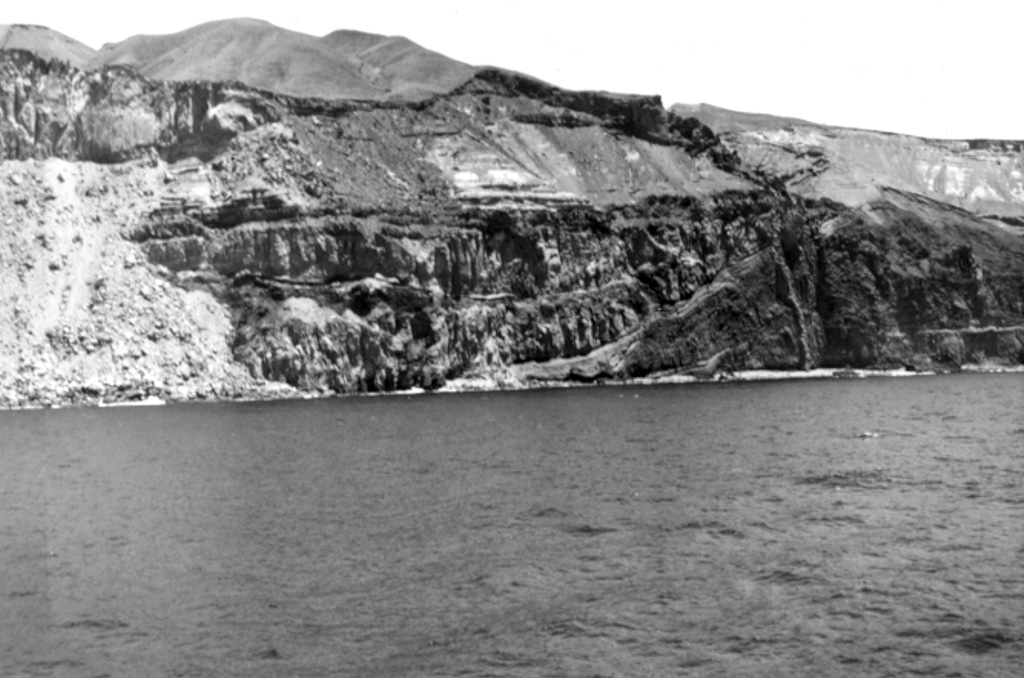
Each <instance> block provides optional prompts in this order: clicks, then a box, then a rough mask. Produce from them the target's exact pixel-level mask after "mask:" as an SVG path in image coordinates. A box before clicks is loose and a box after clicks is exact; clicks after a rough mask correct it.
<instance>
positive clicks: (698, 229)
mask: <svg viewBox="0 0 1024 678" xmlns="http://www.w3.org/2000/svg"><path fill="white" fill-rule="evenodd" d="M0 76H2V77H0V111H2V116H3V117H2V119H0V157H2V158H4V162H2V163H0V200H2V202H3V204H4V205H5V206H8V207H9V209H7V210H6V211H5V214H4V218H5V220H6V222H5V224H4V228H5V230H4V234H5V240H4V243H3V244H2V245H0V246H2V247H4V248H6V249H5V250H0V252H4V253H5V254H4V258H3V262H4V263H3V267H2V270H0V275H2V278H3V282H4V283H5V289H6V290H7V292H6V294H7V298H6V304H5V308H7V309H10V310H9V311H7V312H5V313H6V315H4V316H3V317H2V318H0V330H2V332H0V342H2V344H3V347H4V350H5V352H6V353H5V355H7V356H8V358H5V359H4V360H3V361H0V388H2V389H3V394H4V395H3V398H4V400H3V402H5V403H7V404H12V405H24V404H32V403H59V402H68V401H76V402H78V401H82V402H95V401H96V400H103V399H132V398H141V397H146V396H157V397H160V398H163V399H167V398H184V399H191V398H198V397H267V396H270V395H280V394H296V393H302V392H305V393H330V392H334V393H352V392H362V391H388V390H395V389H407V388H424V389H435V388H439V387H442V386H444V385H445V384H447V383H450V382H452V381H453V380H454V381H455V382H456V383H458V382H459V381H460V380H469V381H471V382H472V383H477V384H480V383H483V384H490V385H492V386H505V385H507V386H523V385H528V384H530V383H537V382H552V381H588V382H590V381H600V380H606V379H627V378H637V377H648V376H655V377H656V376H661V375H693V376H696V377H699V378H706V377H710V376H714V375H715V374H718V373H721V372H723V371H734V370H740V369H753V368H757V369H789V370H805V369H808V368H812V367H819V366H836V367H843V366H857V367H872V366H880V367H894V366H911V367H914V368H915V369H925V368H934V367H936V366H939V367H944V368H945V367H950V368H954V367H958V366H961V365H963V364H965V363H970V362H980V363H983V364H996V363H998V364H1009V363H1019V362H1021V360H1022V357H1024V356H1022V349H1021V346H1022V334H1021V330H1020V327H1022V326H1024V298H1022V295H1024V245H1022V242H1024V241H1022V234H1021V232H1020V229H1017V228H1016V227H1014V226H1013V224H1012V222H1011V221H1010V220H1007V218H1005V217H1006V215H1007V214H1009V213H1010V211H1012V210H1010V211H1008V210H1009V208H1007V209H1004V210H1003V219H1002V221H999V222H993V221H991V220H986V218H984V215H981V214H980V212H979V211H978V210H974V211H971V210H967V209H963V208H961V207H956V206H954V205H951V204H949V203H947V202H942V201H940V200H938V199H936V196H935V195H932V194H928V195H926V193H928V192H927V191H924V192H915V191H914V190H911V189H909V188H907V187H906V186H895V185H892V184H891V183H890V184H886V185H883V184H875V185H871V186H870V187H869V188H867V189H865V192H864V193H863V195H860V194H858V196H859V197H858V198H857V199H856V200H853V199H852V198H850V195H848V194H839V193H835V192H829V191H828V190H824V189H823V188H822V186H825V184H822V183H821V182H820V181H819V183H817V184H814V185H815V186H817V188H815V189H814V190H810V189H806V187H807V186H809V185H810V184H806V183H805V182H804V181H803V179H800V177H802V176H805V175H806V176H807V177H817V176H819V175H822V173H828V172H829V171H832V170H830V169H829V168H830V167H832V166H833V164H834V162H835V161H834V156H833V155H831V154H832V153H834V152H835V151H834V149H833V150H828V152H827V153H826V152H824V151H823V152H822V153H818V152H817V151H815V150H814V149H809V150H808V149H804V151H806V152H805V153H804V155H802V156H800V158H802V159H801V160H800V162H799V163H797V164H798V165H799V167H797V166H796V165H794V166H793V167H794V168H795V169H793V172H790V171H789V170H787V169H786V167H789V165H785V167H783V164H785V163H783V164H780V162H776V160H771V159H770V158H768V157H767V156H766V155H763V154H762V155H760V156H757V157H756V158H755V155H756V153H761V151H757V150H756V149H757V148H761V147H760V146H746V147H745V146H741V145H738V142H737V137H736V133H735V132H730V135H731V136H728V137H727V139H726V141H727V142H728V143H726V142H724V141H723V139H722V138H721V137H719V136H718V135H716V133H715V131H713V130H712V129H711V128H710V127H708V126H707V125H705V124H703V123H702V122H700V121H699V120H697V119H695V118H691V117H683V116H680V115H677V114H675V113H672V112H670V111H666V110H665V109H664V108H663V107H662V105H661V102H660V100H658V99H657V98H656V97H638V96H623V95H609V94H604V93H595V92H567V91H564V90H560V89H558V88H556V87H553V86H551V85H548V84H546V83H542V82H539V81H536V80H533V79H531V78H529V77H527V76H522V75H518V74H511V73H507V72H504V71H500V70H497V69H477V70H476V71H475V74H473V75H472V76H467V78H465V79H463V80H460V82H459V83H458V84H457V86H453V87H450V88H448V89H447V90H445V91H444V92H442V93H436V94H433V95H431V96H427V97H419V98H417V99H416V100H415V101H407V102H403V101H399V100H388V101H359V100H347V101H339V100H334V101H331V100H326V99H316V98H298V97H294V96H289V95H286V94H281V93H274V92H266V91H259V90H255V89H252V88H250V87H247V86H245V85H242V84H240V83H233V84H224V83H209V82H187V81H183V82H173V83H171V82H160V81H152V80H148V79H146V78H144V77H142V76H140V75H138V73H137V72H135V71H133V70H131V69H128V68H124V67H107V68H103V69H100V70H96V71H90V72H85V71H80V70H78V69H76V68H74V67H72V66H70V65H68V64H66V63H61V62H57V61H46V60H43V59H41V58H38V57H36V56H34V55H32V54H30V53H27V52H8V53H4V54H2V55H0ZM752 149H753V150H752ZM787 149H788V150H787ZM790 150H791V149H789V147H788V146H787V147H785V149H783V151H778V152H779V153H782V152H785V153H790ZM1011 150H1012V149H1011ZM804 151H801V152H804ZM766 152H767V151H766ZM774 152H775V151H773V153H774ZM979 152H985V153H997V154H1004V155H1005V153H1008V152H1010V151H1008V150H1007V147H1005V145H1002V146H998V145H995V146H994V145H990V146H987V147H985V148H979ZM752 154H753V155H752ZM805 156H806V157H805ZM772 157H775V156H772ZM780 157H781V156H780ZM1000 157H1002V156H1000ZM757 158H760V159H759V160H758V159H757ZM769 160H771V161H770V162H769ZM787 162H790V161H787ZM908 162H910V161H908ZM978 162H981V161H980V160H979V161H978ZM800 163H803V164H800ZM826 165H827V166H826ZM815 168H817V169H815ZM818 170H820V172H819V171H818ZM816 172H817V173H816ZM822 176H823V175H822ZM826 187H827V186H826ZM805 189H806V190H805ZM1011 193H1012V191H1011ZM1007 195H1009V194H1007ZM986 209H987V208H986ZM982 211H983V210H982ZM11 356H16V358H14V357H11ZM993 361H995V362H993Z"/></svg>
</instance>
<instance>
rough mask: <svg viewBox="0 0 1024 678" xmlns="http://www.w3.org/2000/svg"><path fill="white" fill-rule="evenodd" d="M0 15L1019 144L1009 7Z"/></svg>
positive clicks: (353, 7) (439, 0) (69, 29)
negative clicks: (405, 53)
mask: <svg viewBox="0 0 1024 678" xmlns="http://www.w3.org/2000/svg"><path fill="white" fill-rule="evenodd" d="M5 4H10V5H14V6H13V7H6V8H5V9H4V10H3V11H2V12H0V23H33V24H42V25H45V26H49V27H50V28H53V29H55V30H58V31H60V32H62V33H65V34H67V35H70V36H71V37H73V38H75V39H77V40H80V41H82V42H84V43H85V44H87V45H89V46H90V47H94V48H99V47H100V46H101V45H102V44H103V43H106V42H117V41H120V40H123V39H125V38H127V37H129V36H131V35H135V34H139V33H157V34H159V33H173V32H177V31H179V30H183V29H185V28H189V27H191V26H194V25H196V24H200V23H203V22H206V21H212V20H215V19H225V18H231V17H242V16H245V17H253V18H259V19H265V20H267V21H269V22H271V23H273V24H276V25H278V26H281V27H283V28H288V29H291V30H296V31H300V32H303V33H309V34H312V35H324V34H326V33H329V32H331V31H332V30H336V29H340V28H349V29H355V30H361V31H366V32H370V33H382V34H386V35H403V36H405V37H407V38H410V39H412V40H414V41H416V42H418V43H419V44H421V45H423V46H424V47H428V48H430V49H433V50H435V51H438V52H441V53H442V54H446V55H448V56H450V57H452V58H454V59H458V60H460V61H465V62H467V63H471V64H475V65H495V66H502V67H505V68H510V69H514V70H518V71H522V72H524V73H528V74H530V75H534V76H536V77H539V78H541V79H543V80H547V81H549V82H551V83H554V84H556V85H560V86H562V87H568V88H571V89H603V90H610V91H617V92H631V93H641V94H660V95H661V96H662V99H663V101H664V103H665V104H666V105H670V104H673V103H678V102H683V103H698V102H707V103H712V104H715V105H717V106H723V107H725V108H732V109H736V110H741V111H752V112H758V113H772V114H776V115H787V116H793V117H798V118H804V119H807V120H813V121H815V122H822V123H826V124H833V125H845V126H850V127H863V128H869V129H880V130H888V131H895V132H904V133H909V134H916V135H919V136H930V137H947V138H976V137H988V138H1002V139H1024V38H1022V30H1024V2H1021V1H1020V0H1002V1H996V0H972V1H971V2H963V0H960V1H958V2H950V1H949V0H928V1H927V2H924V1H911V0H887V1H879V0H860V1H858V2H845V3H842V4H839V3H828V2H807V1H804V0H769V1H765V2H751V1H748V0H698V1H696V2H691V1H690V0H664V1H662V2H654V1H652V0H617V1H616V2H600V1H596V2H561V1H559V0H490V1H483V0H480V1H477V2H468V1H464V0H419V1H418V2H417V1H406V0H391V1H388V0H359V1H358V2H352V1H351V0H348V1H346V0H334V1H332V0H327V1H326V2H325V1H324V0H284V1H281V0H276V1H275V2H266V1H264V0H244V1H241V0H238V1H236V0H227V1H223V2H220V1H216V2H215V1H214V0H207V1H205V2H197V1H195V0H175V1H173V2H139V1H138V0H135V1H134V2H131V3H128V2H124V3H115V2H102V1H94V2H82V1H81V0H71V1H65V0H49V1H39V2H34V3H31V2H29V3H26V2H19V3H5Z"/></svg>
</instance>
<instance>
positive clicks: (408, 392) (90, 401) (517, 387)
mask: <svg viewBox="0 0 1024 678" xmlns="http://www.w3.org/2000/svg"><path fill="white" fill-rule="evenodd" d="M951 374H965V375H966V374H1024V365H999V364H994V363H988V364H984V365H973V364H967V365H963V366H961V367H960V368H957V369H933V370H924V371H918V370H908V369H906V368H901V369H850V368H844V369H834V368H815V369H810V370H740V371H738V372H729V373H720V374H716V375H714V376H713V377H710V378H705V377H695V376H690V375H670V376H660V377H658V376H655V377H640V378H635V379H602V380H599V381H596V382H590V383H587V382H579V381H529V382H515V381H512V380H508V379H504V380H502V379H494V378H482V377H481V378H472V377H468V378H460V379H454V380H452V381H450V382H448V383H447V384H445V385H444V386H442V387H441V388H438V389H433V390H426V389H422V388H410V389H405V390H392V391H381V392H370V393H367V392H363V393H347V394H344V393H332V392H328V391H321V392H305V391H299V390H297V389H294V388H292V387H290V386H288V385H286V384H279V383H264V384H256V385H244V386H238V385H236V386H235V387H233V388H219V389H218V388H216V387H211V388H209V389H208V390H198V391H195V392H187V391H168V390H166V389H154V388H152V387H149V388H147V387H137V388H129V389H119V390H115V391H112V392H110V393H106V394H103V395H97V394H94V393H91V392H82V391H78V392H74V393H66V394H65V396H64V397H60V396H59V395H57V391H56V390H46V389H41V390H40V395H35V396H29V397H22V398H18V397H12V396H11V395H10V394H8V393H0V410H6V411H19V410H40V409H68V408H78V407H130V406H159V405H173V404H197V403H231V402H235V403H242V402H265V401H275V400H320V399H327V398H357V397H389V396H395V397H398V396H406V397H407V396H412V395H430V394H434V393H436V394H451V393H496V392H504V391H535V390H548V389H577V388H598V387H601V386H665V385H678V386H686V385H692V384H712V383H714V384H721V383H731V382H754V381H801V380H806V379H815V380H821V379H873V378H909V377H933V376H938V375H951Z"/></svg>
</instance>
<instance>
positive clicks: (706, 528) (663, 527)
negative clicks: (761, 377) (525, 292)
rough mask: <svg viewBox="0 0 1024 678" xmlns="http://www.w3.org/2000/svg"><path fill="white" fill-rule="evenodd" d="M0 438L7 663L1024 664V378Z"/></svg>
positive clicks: (561, 400)
mask: <svg viewBox="0 0 1024 678" xmlns="http://www.w3.org/2000/svg"><path fill="white" fill-rule="evenodd" d="M865 434H866V435H865ZM0 464H2V467H0V468H2V469H3V474H2V476H0V546H2V549H0V674H2V675H4V676H60V677H63V676H68V677H72V676H73V677H76V678H77V677H82V678H98V677H99V676H132V677H135V676H197V677H205V676H211V677H213V676H218V677H219V676H239V677H241V676H246V677H248V676H266V677H268V678H269V677H277V676H380V677H384V676H387V677H389V678H390V677H393V676H460V675H462V676H521V677H524V678H525V677H542V676H543V677H547V676H551V677H554V676H579V677H581V678H582V677H588V678H590V677H593V676H607V677H612V676H675V675H680V676H759V677H763V676H787V677H788V676H906V675H925V676H950V677H953V676H985V677H991V676H1014V677H1016V676H1020V675H1021V667H1022V666H1024V377H1022V375H1019V374H1017V375H960V376H956V377H930V378H914V379H867V380H837V381H815V382H807V381H800V382H770V383H732V384H700V385H685V386H663V387H659V386H654V387H602V388H590V389H571V390H550V391H531V392H516V393H490V394H451V395H429V396H415V397H407V396H393V397H387V398H348V399H338V400H322V401H301V402H274V403H247V404H216V405H209V404H207V405H175V406H169V407H161V408H118V409H81V410H64V411H34V412H11V413H0Z"/></svg>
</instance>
